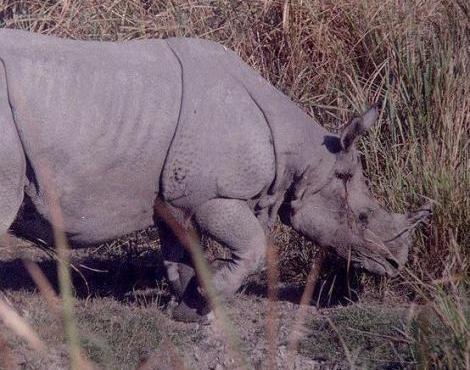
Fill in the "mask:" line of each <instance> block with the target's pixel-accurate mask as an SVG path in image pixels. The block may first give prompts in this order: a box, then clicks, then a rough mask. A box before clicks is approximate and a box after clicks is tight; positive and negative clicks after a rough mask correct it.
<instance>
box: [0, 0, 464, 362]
mask: <svg viewBox="0 0 470 370" xmlns="http://www.w3.org/2000/svg"><path fill="white" fill-rule="evenodd" d="M0 26H2V27H3V26H5V27H9V28H23V29H28V30H31V31H35V32H41V33H44V34H53V35H58V36H62V37H69V38H75V39H87V40H88V39H93V40H129V39H136V38H151V37H156V38H160V37H171V36H197V37H203V38H208V39H211V40H215V41H219V42H221V43H223V44H224V45H226V46H228V47H230V48H232V49H234V50H236V51H237V52H238V53H239V54H240V56H241V57H242V59H243V60H245V61H246V62H247V63H249V64H250V65H252V66H253V67H254V68H255V69H257V70H258V71H259V72H260V73H261V74H262V75H263V76H264V77H265V78H267V79H268V80H269V81H270V82H271V83H272V84H273V85H275V86H276V87H278V88H279V89H281V90H282V91H284V92H285V93H286V94H287V95H289V96H290V97H291V98H292V99H293V100H294V101H295V102H297V103H298V104H300V105H301V106H302V107H303V108H304V109H305V110H306V111H307V112H308V113H309V114H311V115H313V116H314V117H315V118H316V119H317V120H318V121H320V122H321V124H323V125H325V126H326V127H328V128H330V129H333V130H334V129H336V128H338V127H340V126H341V125H342V124H343V123H344V122H345V120H346V119H347V118H348V117H350V116H351V114H352V113H357V112H359V111H361V110H363V109H364V108H365V107H366V106H367V105H368V104H370V103H371V102H375V101H380V102H382V106H383V111H382V114H381V117H380V122H381V125H380V127H379V128H378V129H377V130H375V131H374V132H373V133H371V134H370V135H369V137H368V138H366V139H364V140H363V141H362V142H361V145H360V148H361V150H362V152H363V153H364V156H365V163H366V168H365V170H366V173H367V175H368V176H369V178H370V179H371V187H372V190H373V193H374V194H375V196H376V197H378V198H379V199H380V201H381V202H382V203H383V204H384V205H386V206H388V207H389V208H392V209H394V210H397V211H398V210H404V209H405V208H408V207H417V206H418V205H420V204H422V203H423V202H424V200H425V199H432V200H433V201H434V202H435V207H434V216H433V220H432V225H431V226H430V227H429V228H427V229H426V230H423V231H421V232H419V233H418V235H417V242H416V245H415V247H414V248H413V250H412V251H411V261H410V263H409V271H408V272H406V273H404V274H403V275H402V276H401V277H400V278H398V279H393V280H391V281H390V280H382V281H381V282H380V284H378V285H377V284H376V285H375V286H376V288H378V289H379V290H380V289H381V290H382V293H383V294H388V295H397V292H398V294H402V293H403V292H405V293H408V294H409V295H410V296H411V297H416V296H418V297H420V298H421V300H422V301H428V302H433V304H434V306H433V307H434V308H435V312H436V313H437V316H438V317H440V318H441V319H442V320H441V321H443V323H444V326H445V327H447V328H448V329H449V330H451V331H452V332H454V333H455V336H456V338H457V342H458V343H460V344H459V345H460V347H459V348H462V349H463V352H461V353H462V356H463V357H462V358H461V359H460V360H461V362H459V364H463V363H466V364H467V366H468V363H469V361H470V360H469V359H468V356H467V357H465V356H464V353H465V350H468V348H469V347H468V346H469V344H468V343H469V339H468V316H466V315H465V314H462V312H467V311H465V310H466V308H465V307H467V304H468V302H467V301H466V299H465V296H466V295H467V294H468V284H469V282H468V276H469V266H470V264H469V258H470V254H469V249H470V248H469V246H470V237H469V235H470V192H469V189H470V163H469V136H470V99H469V97H470V78H469V76H470V73H469V72H470V71H469V66H470V53H469V49H468V45H469V44H470V5H469V3H468V2H466V1H463V0H430V1H412V0H405V1H402V0H386V1H379V0H364V1H352V0H339V1H320V0H303V1H302V0H291V1H289V0H272V1H267V0H265V1H236V0H212V1H210V0H206V1H202V0H201V1H195V0H173V1H137V0H132V1H120V0H104V1H94V0H82V1H78V0H75V1H74V0H68V1H67V0H64V1H38V0H17V1H14V0H0ZM277 239H278V240H280V241H283V242H286V244H289V245H281V246H280V247H281V250H280V257H281V258H282V259H283V261H288V263H285V264H283V266H282V268H281V272H280V274H281V277H283V276H293V275H294V274H293V271H300V272H299V274H300V276H302V277H303V279H305V278H306V277H307V275H308V272H309V262H311V260H312V258H313V255H314V253H313V252H312V250H311V249H310V246H309V245H308V244H305V243H304V242H303V241H298V238H297V237H296V236H295V235H291V234H287V232H286V231H285V229H282V232H281V235H279V236H278V238H277ZM293 241H295V242H296V243H297V244H298V245H299V248H297V249H293V248H292V247H291V245H292V242H293ZM369 282H371V281H369ZM423 284H424V285H423ZM420 287H421V288H420ZM423 287H427V288H426V289H425V288H423ZM449 302H450V303H449ZM449 307H451V308H452V307H453V308H452V309H451V308H449ZM449 317H451V319H449V320H450V321H449V320H448V318H449ZM462 328H463V329H462ZM467 354H468V352H467ZM441 360H442V359H441ZM441 360H440V361H441ZM465 361H466V362H465ZM443 363H444V362H443ZM444 364H445V363H444Z"/></svg>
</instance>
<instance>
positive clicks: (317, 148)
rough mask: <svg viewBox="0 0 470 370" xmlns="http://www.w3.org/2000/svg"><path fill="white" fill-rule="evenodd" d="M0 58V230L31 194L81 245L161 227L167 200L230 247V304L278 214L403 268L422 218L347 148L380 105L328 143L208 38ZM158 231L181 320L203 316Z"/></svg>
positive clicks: (322, 238)
mask: <svg viewBox="0 0 470 370" xmlns="http://www.w3.org/2000/svg"><path fill="white" fill-rule="evenodd" d="M0 61H1V64H0V234H3V233H5V232H6V231H7V230H8V229H9V227H10V226H11V224H12V222H13V221H14V220H15V218H16V216H17V214H18V212H19V209H20V207H21V206H22V204H23V203H24V202H25V199H28V202H30V203H31V204H32V205H33V206H34V210H35V212H36V213H37V214H38V215H40V216H41V218H42V219H43V220H45V221H46V222H49V223H51V221H52V219H51V210H50V209H49V207H48V204H47V203H48V197H47V194H46V190H45V189H47V187H49V188H51V187H53V188H54V189H55V191H56V194H57V198H58V201H59V204H60V207H61V210H62V213H63V227H64V231H65V232H66V233H67V236H68V238H69V240H70V242H71V243H72V244H89V243H96V242H100V241H105V240H109V239H113V238H116V237H118V236H120V235H123V234H126V233H129V232H132V231H135V230H139V229H143V228H146V227H148V226H150V225H152V224H153V223H154V217H153V215H154V211H153V206H154V202H155V200H156V199H157V198H158V199H161V200H162V201H164V202H165V204H168V205H169V207H171V210H172V213H173V215H174V216H175V217H176V219H178V220H180V221H181V222H182V223H184V224H193V225H196V227H197V228H198V229H199V230H201V231H203V232H205V233H207V234H208V235H209V236H211V237H212V238H214V239H215V240H218V241H219V242H221V243H223V244H225V245H226V246H227V247H228V248H229V249H230V250H231V252H232V255H233V258H232V259H231V260H229V261H227V262H226V263H225V264H224V265H222V266H219V267H220V268H219V269H218V270H217V271H216V272H215V276H214V279H213V282H214V286H215V288H216V291H218V292H220V293H222V294H224V295H231V294H232V293H234V292H235V291H236V290H237V289H238V288H239V287H240V285H241V283H242V280H243V279H244V278H245V277H246V276H247V275H248V274H249V273H251V272H252V271H254V270H255V269H257V267H258V266H259V265H260V264H261V263H262V262H263V258H264V255H265V248H266V246H267V237H266V231H267V230H269V228H270V226H271V225H272V223H273V221H274V219H275V217H276V215H277V214H278V211H279V208H280V206H281V205H284V206H285V207H286V208H287V209H288V210H289V217H288V218H287V222H289V223H290V225H292V227H293V228H294V229H296V230H297V231H299V232H300V233H302V234H303V235H305V236H306V237H307V238H309V239H311V240H313V241H315V242H316V243H317V244H318V245H320V246H323V247H327V248H330V249H332V250H334V251H336V252H337V253H338V254H339V255H340V256H342V257H345V258H349V259H350V260H351V261H352V263H354V264H357V265H359V266H361V267H362V268H364V269H366V270H368V271H370V272H373V273H377V274H387V275H394V274H396V273H397V271H398V270H399V269H400V268H401V267H402V266H403V265H404V264H405V262H406V260H407V255H408V251H409V248H410V244H411V238H410V231H411V230H412V229H413V227H414V225H416V224H417V222H418V221H420V220H423V219H425V218H426V217H427V216H428V215H429V212H430V211H429V209H422V210H420V211H418V212H413V213H408V214H396V213H389V212H387V211H385V210H384V209H383V208H382V207H380V206H379V204H378V203H377V201H375V200H374V199H373V198H372V197H371V195H370V193H369V191H368V188H367V186H366V183H365V179H364V176H363V174H362V166H361V161H360V158H359V154H358V152H357V150H356V149H355V147H354V142H355V141H356V139H357V138H358V137H359V136H360V135H361V134H363V133H364V132H366V131H367V130H368V129H369V128H370V127H371V126H372V125H373V124H374V122H375V121H376V119H377V116H378V109H377V107H372V108H371V109H369V110H368V111H367V112H365V114H363V115H362V116H360V117H357V118H354V119H353V120H352V121H351V122H350V124H349V125H348V126H346V128H345V129H344V130H343V132H342V133H341V134H340V135H334V134H331V133H329V132H328V131H327V130H325V129H324V128H323V127H322V126H320V125H319V124H317V123H316V122H315V121H313V120H312V119H311V118H310V117H309V116H307V115H306V114H305V113H304V112H303V111H302V110H301V109H300V108H298V107H297V106H296V105H295V104H294V103H293V102H291V101H290V100H289V98H287V97H286V96H285V95H283V94H282V93H281V92H279V91H278V90H276V89H275V88H274V87H273V86H271V85H270V84H269V83H268V82H267V81H266V80H264V79H263V78H262V77H260V75H259V74H258V73H257V72H256V71H254V70H253V69H252V68H250V67H249V66H247V65H246V64H245V63H244V62H243V61H242V60H241V59H240V58H239V57H238V56H237V55H236V54H235V53H234V52H232V51H231V50H228V49H227V48H225V47H224V46H221V45H219V44H217V43H215V42H210V41H205V40H201V39H190V38H170V39H165V40H139V41H129V42H93V41H73V40H65V39H60V38H56V37H48V36H41V35H37V34H33V33H28V32H24V31H17V30H6V29H3V30H0ZM44 168H46V169H47V173H48V176H47V181H48V182H49V183H50V184H46V183H45V182H46V179H45V177H44V176H42V175H41V173H42V172H44ZM41 171H42V172H41ZM160 233H161V242H162V254H163V258H164V260H165V266H166V268H167V273H168V278H169V280H170V281H171V282H172V285H173V287H174V290H175V293H176V294H177V295H178V296H179V297H180V298H182V301H181V303H180V306H179V307H178V308H177V309H176V310H175V312H176V313H175V318H177V319H180V320H196V319H197V318H199V317H202V315H203V314H205V313H207V310H206V309H205V308H206V307H204V305H203V304H201V305H199V306H198V305H193V303H194V302H193V301H192V300H193V298H191V297H194V294H196V293H194V291H195V290H197V291H198V292H200V290H198V289H196V288H195V284H192V283H191V282H194V278H193V276H194V271H193V269H192V267H191V264H190V263H189V262H188V260H187V257H186V256H185V253H184V252H183V248H182V246H181V244H180V243H179V241H178V239H177V238H175V236H174V235H173V234H172V232H171V230H169V229H168V228H165V227H164V226H163V225H162V227H161V228H160ZM185 297H188V298H185ZM196 301H197V299H196ZM200 301H201V302H203V299H202V297H201V299H200ZM191 302H192V303H191Z"/></svg>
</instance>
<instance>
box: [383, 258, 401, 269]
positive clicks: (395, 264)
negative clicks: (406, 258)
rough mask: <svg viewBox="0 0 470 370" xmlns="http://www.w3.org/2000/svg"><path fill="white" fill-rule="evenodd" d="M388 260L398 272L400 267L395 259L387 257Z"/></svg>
mask: <svg viewBox="0 0 470 370" xmlns="http://www.w3.org/2000/svg"><path fill="white" fill-rule="evenodd" d="M386 260H387V262H388V263H389V264H390V265H392V267H393V268H395V269H397V270H398V268H399V267H400V265H399V264H398V262H397V261H396V260H395V259H394V258H390V257H387V258H386Z"/></svg>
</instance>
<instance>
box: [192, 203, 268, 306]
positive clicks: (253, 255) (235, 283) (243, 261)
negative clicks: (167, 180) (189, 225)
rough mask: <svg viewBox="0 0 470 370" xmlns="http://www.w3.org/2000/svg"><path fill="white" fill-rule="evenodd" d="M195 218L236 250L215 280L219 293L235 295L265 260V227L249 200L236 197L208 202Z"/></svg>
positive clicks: (208, 230) (219, 268)
mask: <svg viewBox="0 0 470 370" xmlns="http://www.w3.org/2000/svg"><path fill="white" fill-rule="evenodd" d="M195 220H196V223H197V224H198V225H199V227H200V228H201V229H202V230H203V231H205V232H207V233H208V234H209V235H210V236H211V237H213V238H214V239H215V240H217V241H218V242H220V243H222V244H224V245H225V246H227V247H228V248H229V249H230V250H231V252H232V258H231V260H229V261H228V262H227V263H225V264H223V265H221V266H220V265H219V266H218V268H217V269H216V271H215V272H214V275H213V281H212V283H213V286H214V288H215V290H216V292H217V293H218V294H220V295H222V296H225V297H228V296H231V295H233V294H234V293H235V292H236V291H237V290H238V288H239V287H240V285H241V284H242V282H243V280H244V279H245V278H246V277H247V276H248V275H249V274H251V273H253V272H255V271H256V270H257V268H258V267H259V266H260V265H261V263H262V262H263V261H264V257H265V250H266V245H267V239H266V235H265V232H264V229H263V227H262V226H261V224H260V222H259V221H258V219H257V218H256V217H255V215H254V214H253V212H252V211H251V210H250V208H249V207H248V205H247V204H246V202H244V201H241V200H236V199H213V200H210V201H208V202H206V203H204V204H203V205H202V206H200V207H199V208H198V209H197V211H196V214H195Z"/></svg>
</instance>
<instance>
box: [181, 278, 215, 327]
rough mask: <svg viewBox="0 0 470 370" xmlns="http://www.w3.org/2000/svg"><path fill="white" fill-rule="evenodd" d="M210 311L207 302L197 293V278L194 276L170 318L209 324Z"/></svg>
mask: <svg viewBox="0 0 470 370" xmlns="http://www.w3.org/2000/svg"><path fill="white" fill-rule="evenodd" d="M210 311H211V310H210V307H209V303H208V302H207V300H206V299H205V298H204V297H203V296H202V295H201V293H199V291H198V289H197V279H196V278H195V277H194V278H193V279H191V281H190V282H189V284H188V287H187V288H186V290H185V292H184V295H183V298H182V300H181V302H180V304H179V305H178V306H177V307H176V308H175V309H174V311H173V313H172V318H173V319H174V320H175V321H181V322H197V323H200V324H209V318H208V314H209V313H210Z"/></svg>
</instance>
